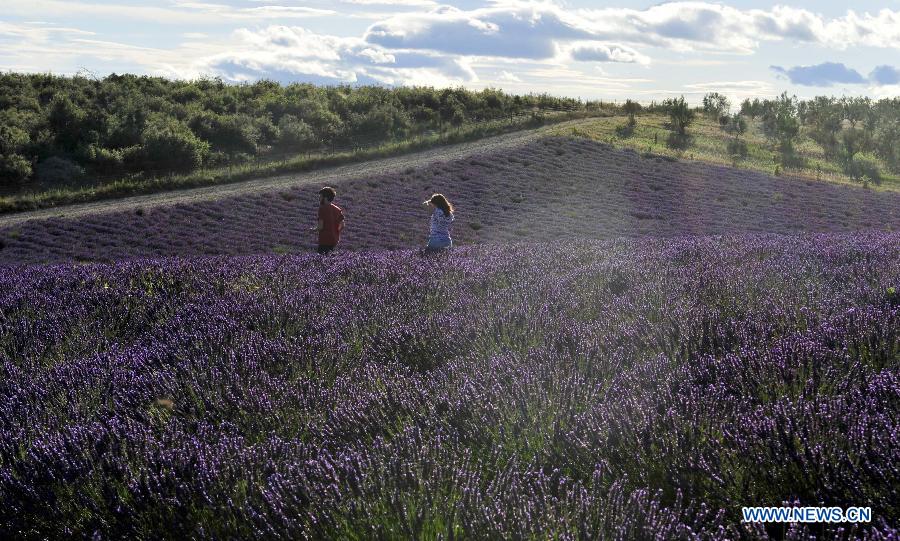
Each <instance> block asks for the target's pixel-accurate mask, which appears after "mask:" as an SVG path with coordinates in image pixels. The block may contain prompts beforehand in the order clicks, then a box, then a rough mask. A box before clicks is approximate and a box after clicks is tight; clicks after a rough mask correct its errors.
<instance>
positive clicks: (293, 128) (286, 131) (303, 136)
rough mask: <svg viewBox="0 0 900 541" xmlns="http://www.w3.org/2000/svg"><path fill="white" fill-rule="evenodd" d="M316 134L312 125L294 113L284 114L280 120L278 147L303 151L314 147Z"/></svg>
mask: <svg viewBox="0 0 900 541" xmlns="http://www.w3.org/2000/svg"><path fill="white" fill-rule="evenodd" d="M315 142H316V134H315V132H314V131H313V129H312V126H310V125H309V124H307V123H306V122H304V121H303V120H301V119H299V118H297V117H296V116H294V115H284V116H283V117H281V120H280V121H278V143H277V144H278V147H279V149H281V150H294V151H301V150H306V149H308V148H310V147H312V146H313V145H314V144H315Z"/></svg>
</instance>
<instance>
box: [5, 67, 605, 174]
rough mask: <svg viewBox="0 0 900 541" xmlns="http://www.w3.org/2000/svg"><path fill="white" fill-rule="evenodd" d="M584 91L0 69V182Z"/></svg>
mask: <svg viewBox="0 0 900 541" xmlns="http://www.w3.org/2000/svg"><path fill="white" fill-rule="evenodd" d="M589 105H590V104H586V103H584V102H582V101H580V100H575V99H571V98H557V97H553V96H550V95H548V94H537V95H536V94H528V95H511V94H507V93H504V92H501V91H499V90H496V89H490V88H489V89H485V90H482V91H470V90H466V89H463V88H443V89H435V88H431V87H399V88H384V87H378V86H350V85H341V86H328V87H322V86H315V85H312V84H306V83H296V84H289V85H281V84H278V83H275V82H272V81H259V82H255V83H252V84H238V85H234V84H226V83H224V82H223V81H222V80H220V79H199V80H194V81H174V80H168V79H165V78H161V77H149V76H138V75H127V74H126V75H116V74H112V75H109V76H107V77H105V78H102V79H95V78H88V77H82V76H75V77H63V76H55V75H49V74H19V73H5V74H0V188H5V189H7V190H10V189H19V188H22V187H28V186H38V185H39V186H53V185H55V184H58V183H65V182H71V181H73V180H75V181H77V180H78V179H79V178H80V177H82V176H84V175H86V174H94V175H116V174H121V175H127V174H132V173H138V172H141V171H148V170H152V171H155V172H160V171H168V172H173V173H180V172H189V171H191V170H194V169H196V168H198V167H201V166H206V167H209V166H212V167H215V166H217V165H227V164H235V163H243V162H246V161H250V160H253V159H256V158H259V157H260V156H263V157H264V156H265V155H271V154H277V153H301V152H304V151H309V150H312V149H318V148H321V147H322V146H323V145H335V144H337V145H346V144H350V143H359V142H360V141H365V142H369V143H374V142H390V141H396V140H401V139H403V138H406V137H410V136H414V135H417V134H421V133H423V132H425V131H429V130H444V129H448V128H454V127H455V128H458V127H460V126H462V125H463V124H464V123H466V122H470V121H482V120H492V119H502V118H506V117H511V116H514V115H517V114H520V113H522V112H524V111H528V110H531V109H535V108H541V109H577V108H583V107H586V106H589Z"/></svg>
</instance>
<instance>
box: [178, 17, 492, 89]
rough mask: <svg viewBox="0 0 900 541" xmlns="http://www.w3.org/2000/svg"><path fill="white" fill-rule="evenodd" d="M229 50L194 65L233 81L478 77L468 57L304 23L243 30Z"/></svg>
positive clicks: (456, 80) (391, 81) (455, 80)
mask: <svg viewBox="0 0 900 541" xmlns="http://www.w3.org/2000/svg"><path fill="white" fill-rule="evenodd" d="M234 35H235V38H237V40H236V43H233V44H232V46H231V50H230V51H228V52H226V53H221V54H215V55H211V56H209V57H206V58H204V59H203V60H201V61H200V62H199V63H198V64H197V65H196V67H195V68H194V69H195V70H196V71H199V72H207V73H209V72H212V73H215V74H218V75H220V76H222V77H223V78H225V79H228V80H234V81H245V80H252V79H259V78H271V79H275V80H278V81H282V82H293V81H308V82H315V83H319V84H339V83H359V84H363V83H369V84H371V83H381V84H388V85H400V84H430V85H438V84H447V85H452V84H461V83H464V82H471V81H476V80H477V79H478V76H477V74H476V73H475V71H474V70H473V69H472V67H471V66H470V65H469V63H468V61H466V60H465V59H459V58H451V57H447V56H443V55H435V54H427V53H422V52H418V51H404V50H392V51H388V50H386V49H384V48H382V47H379V46H378V45H374V44H371V43H367V42H365V41H363V40H362V39H360V38H352V37H351V38H342V37H337V36H330V35H325V34H317V33H315V32H312V31H310V30H307V29H305V28H301V27H288V26H274V25H273V26H269V27H268V28H265V29H262V30H249V29H240V30H238V31H236V32H235V34H234Z"/></svg>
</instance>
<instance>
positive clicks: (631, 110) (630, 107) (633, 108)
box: [622, 100, 641, 126]
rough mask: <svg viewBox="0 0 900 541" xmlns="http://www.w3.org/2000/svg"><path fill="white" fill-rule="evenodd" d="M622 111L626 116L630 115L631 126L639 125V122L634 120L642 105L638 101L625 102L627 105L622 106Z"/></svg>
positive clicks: (629, 123)
mask: <svg viewBox="0 0 900 541" xmlns="http://www.w3.org/2000/svg"><path fill="white" fill-rule="evenodd" d="M622 110H623V111H625V114H626V115H628V125H629V126H634V125H635V124H637V121H636V120H635V119H634V115H635V114H637V113H639V112H640V110H641V104H640V103H638V102H636V101H631V100H625V105H623V106H622Z"/></svg>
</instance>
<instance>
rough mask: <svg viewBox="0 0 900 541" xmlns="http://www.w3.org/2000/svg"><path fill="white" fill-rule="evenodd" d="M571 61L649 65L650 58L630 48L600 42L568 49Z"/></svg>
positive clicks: (578, 43) (576, 45)
mask: <svg viewBox="0 0 900 541" xmlns="http://www.w3.org/2000/svg"><path fill="white" fill-rule="evenodd" d="M568 52H569V55H570V56H571V57H572V59H573V60H578V61H581V62H623V63H626V64H635V63H636V64H649V63H650V58H649V57H647V56H646V55H643V54H641V53H639V52H637V51H636V50H634V49H632V48H631V47H628V46H625V45H617V44H614V43H610V44H607V43H602V42H577V43H575V44H573V45H572V46H571V48H570V49H569V51H568Z"/></svg>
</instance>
